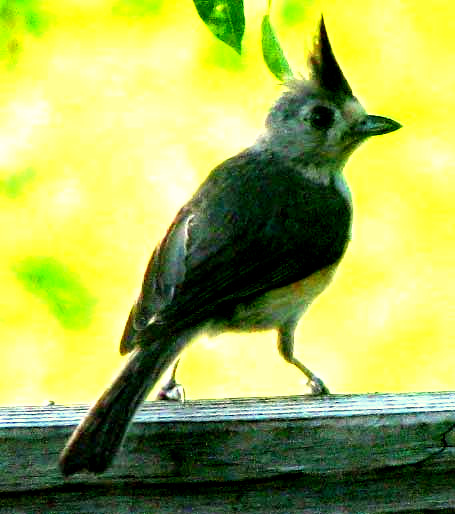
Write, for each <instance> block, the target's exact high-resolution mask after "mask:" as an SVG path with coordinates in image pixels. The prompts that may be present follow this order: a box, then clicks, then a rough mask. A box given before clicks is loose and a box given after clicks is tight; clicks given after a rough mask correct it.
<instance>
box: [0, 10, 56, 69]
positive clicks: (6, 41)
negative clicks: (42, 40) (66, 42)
mask: <svg viewBox="0 0 455 514" xmlns="http://www.w3.org/2000/svg"><path fill="white" fill-rule="evenodd" d="M40 4H41V2H40V1H39V0H0V60H3V61H6V64H7V66H8V67H14V65H15V64H16V63H17V60H18V57H19V54H20V52H21V51H22V49H23V46H24V42H23V41H24V36H25V34H31V35H33V36H35V37H39V36H41V35H42V34H43V33H44V32H45V30H46V29H47V27H48V25H49V22H50V18H49V15H48V14H47V13H45V12H44V10H43V9H42V8H41V5H40Z"/></svg>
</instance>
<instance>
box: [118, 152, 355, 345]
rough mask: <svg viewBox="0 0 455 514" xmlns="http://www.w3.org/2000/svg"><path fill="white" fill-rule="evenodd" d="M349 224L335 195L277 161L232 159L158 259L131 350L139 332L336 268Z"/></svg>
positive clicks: (133, 327)
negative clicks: (332, 265)
mask: <svg viewBox="0 0 455 514" xmlns="http://www.w3.org/2000/svg"><path fill="white" fill-rule="evenodd" d="M350 216H351V213H350V206H349V204H348V203H347V202H346V199H345V198H344V197H343V196H342V195H341V194H340V193H339V192H338V191H337V190H336V189H335V188H334V187H333V186H321V185H320V184H315V183H314V182H312V181H310V180H308V179H307V178H305V177H304V176H303V175H302V174H301V173H299V172H297V171H294V170H293V169H290V168H287V167H284V166H283V165H282V164H280V163H279V162H277V161H276V160H273V159H272V158H268V159H264V158H259V157H258V156H257V155H256V154H248V153H244V154H239V155H238V156H236V157H233V158H232V159H229V160H228V161H226V162H225V163H223V164H221V165H220V166H219V167H218V168H216V169H215V170H214V171H213V172H212V173H211V175H210V176H209V177H208V179H207V180H206V182H205V183H204V184H203V185H202V186H201V188H200V189H199V191H198V192H197V193H196V194H195V196H194V197H193V199H192V200H191V201H190V202H189V203H188V204H187V205H186V206H185V207H184V208H183V209H182V210H181V211H180V212H179V214H178V215H177V217H176V218H175V220H174V222H173V223H172V225H171V226H170V228H169V230H168V232H167V233H166V236H165V237H164V239H163V240H162V241H161V243H160V244H159V245H158V247H157V248H156V250H155V252H154V254H153V255H152V258H151V260H150V262H149V265H148V268H147V271H146V273H145V276H144V282H143V287H142V292H141V294H140V296H139V299H138V301H137V302H136V305H135V306H134V307H133V309H132V312H131V314H130V319H129V320H128V323H127V327H126V329H125V334H124V337H123V339H122V341H123V351H125V350H129V349H131V348H132V347H133V346H134V344H135V339H136V334H137V331H144V329H147V330H146V332H147V333H148V334H149V335H150V334H153V333H154V332H155V333H156V331H157V330H158V331H162V330H169V331H173V332H174V331H179V330H182V329H186V328H189V327H192V326H195V325H197V324H199V323H202V322H203V321H204V320H207V319H210V318H211V317H213V316H217V315H222V314H220V312H221V311H222V310H223V308H225V307H226V306H227V305H235V304H236V303H238V302H239V301H241V300H245V299H247V298H254V297H256V296H260V295H261V294H263V293H265V292H266V291H269V290H272V289H275V288H278V287H283V286H285V285H288V284H291V283H293V282H296V281H298V280H301V279H303V278H305V277H306V276H309V275H311V274H312V273H314V272H315V271H317V270H318V269H321V268H323V267H325V266H328V265H330V264H333V263H334V262H336V261H337V260H338V259H339V258H341V256H342V254H343V252H344V249H345V247H346V244H347V241H348V238H349V228H350ZM144 336H145V334H144ZM153 338H154V337H153V336H151V335H150V337H148V339H152V340H153ZM142 339H144V337H142V336H141V340H142ZM145 339H147V338H145Z"/></svg>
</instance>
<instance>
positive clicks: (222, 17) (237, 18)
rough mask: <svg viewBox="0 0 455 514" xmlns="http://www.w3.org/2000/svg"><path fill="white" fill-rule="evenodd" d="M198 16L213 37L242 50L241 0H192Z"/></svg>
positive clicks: (243, 24)
mask: <svg viewBox="0 0 455 514" xmlns="http://www.w3.org/2000/svg"><path fill="white" fill-rule="evenodd" d="M193 1H194V5H195V7H196V9H197V12H198V14H199V16H200V17H201V19H202V21H203V22H204V23H205V24H206V25H207V27H208V28H209V29H210V31H211V32H212V33H213V35H214V36H215V37H217V38H218V39H220V40H221V41H223V43H226V44H227V45H229V46H230V47H231V48H233V49H234V50H235V51H236V52H237V53H238V54H240V53H241V52H242V38H243V33H244V32H245V14H244V11H243V0H193Z"/></svg>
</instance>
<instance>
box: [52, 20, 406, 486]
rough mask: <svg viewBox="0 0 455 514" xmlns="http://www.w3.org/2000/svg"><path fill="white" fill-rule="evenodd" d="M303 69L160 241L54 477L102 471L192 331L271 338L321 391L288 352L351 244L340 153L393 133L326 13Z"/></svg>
mask: <svg viewBox="0 0 455 514" xmlns="http://www.w3.org/2000/svg"><path fill="white" fill-rule="evenodd" d="M308 71H309V73H308V76H307V77H305V76H301V77H299V78H295V77H292V78H288V79H287V80H286V81H285V82H284V87H285V90H284V91H283V93H282V94H281V96H280V97H279V98H278V99H277V101H276V102H275V103H274V104H273V105H272V107H271V109H270V111H269V113H268V115H267V117H266V120H265V127H264V129H263V131H262V132H261V133H260V134H259V136H258V138H257V139H256V141H255V142H254V143H253V144H252V145H251V146H249V147H247V148H246V149H244V150H242V151H241V152H240V153H238V154H237V155H235V156H233V157H231V158H228V159H227V160H226V161H224V162H222V163H221V164H219V165H218V166H216V167H215V168H214V169H213V170H212V171H211V172H210V173H209V175H208V176H207V178H206V179H205V181H204V182H203V183H202V184H201V185H200V187H199V188H198V189H197V191H196V192H195V193H194V195H193V197H192V198H191V199H190V200H189V201H188V202H187V203H186V204H185V205H184V206H183V207H182V208H181V209H180V210H179V211H178V213H177V215H176V217H175V219H174V220H173V221H172V223H171V224H170V226H169V228H168V230H167V232H166V233H165V235H164V237H163V239H162V240H161V242H159V244H158V245H157V246H156V248H155V250H154V252H153V254H152V256H151V259H150V261H149V263H148V266H147V268H146V271H145V275H144V279H143V283H142V289H141V292H140V294H139V297H138V298H137V301H136V302H135V303H134V305H133V307H132V309H131V311H130V314H129V317H128V319H127V322H126V326H125V329H124V332H123V336H122V338H121V342H120V353H121V354H122V355H123V354H127V353H130V357H129V359H128V360H127V362H126V364H125V365H124V367H123V369H122V370H121V371H120V373H119V374H118V376H117V377H116V378H115V379H114V381H113V382H112V384H111V385H110V386H109V387H108V388H107V389H106V391H105V392H104V393H103V394H102V395H101V397H100V398H99V400H98V401H97V402H96V403H95V404H94V405H93V407H91V409H90V410H89V412H88V414H87V415H86V416H85V418H84V419H83V420H82V421H81V423H80V424H79V426H78V427H77V428H76V429H75V431H74V432H73V434H72V435H71V437H70V438H69V440H68V442H67V444H66V446H65V448H64V449H63V450H62V453H61V455H60V459H59V465H60V469H61V472H62V473H63V474H64V475H66V476H68V475H71V474H73V473H76V472H80V471H88V472H93V473H102V472H104V471H105V470H106V469H107V468H108V467H109V466H110V465H111V464H112V461H113V459H114V457H115V455H116V454H117V452H118V450H119V448H120V446H121V444H122V441H123V439H124V437H125V434H126V432H127V429H128V426H129V424H130V422H131V420H132V418H133V416H134V414H135V412H136V410H137V409H138V408H139V406H140V405H141V403H142V402H143V401H144V400H145V398H146V397H147V395H148V393H149V392H150V390H151V389H152V388H153V387H154V386H155V385H156V384H157V382H158V381H159V379H160V378H161V377H162V375H163V373H164V372H165V371H166V369H168V368H169V367H170V366H171V365H172V363H173V362H175V361H176V359H177V358H178V357H179V355H180V354H181V352H182V350H183V349H184V348H185V347H187V345H188V344H189V343H190V342H191V341H192V340H194V339H195V338H196V337H197V336H199V335H201V334H207V335H211V336H213V335H217V334H220V333H222V332H226V331H233V332H235V331H240V332H252V331H261V330H271V329H274V330H277V333H278V340H277V345H278V351H279V354H280V355H281V356H282V357H283V358H284V359H285V361H286V362H288V363H290V364H292V365H294V366H296V367H297V368H298V369H299V370H301V371H302V372H303V373H304V375H305V376H306V377H307V378H308V383H309V385H310V387H311V390H312V392H313V393H314V394H328V393H329V389H328V388H327V386H326V385H325V384H324V382H323V381H322V380H321V379H320V378H319V377H317V376H316V375H315V374H314V373H313V372H312V371H311V370H309V369H308V368H307V367H306V366H305V365H304V364H303V363H302V362H301V361H300V360H298V359H297V358H296V357H295V355H294V332H295V329H296V326H297V323H298V322H299V320H300V318H301V317H302V315H303V313H304V312H305V311H306V310H307V308H308V307H309V305H310V304H311V303H312V302H313V300H314V299H315V298H316V297H317V296H318V295H319V294H320V293H322V292H323V291H324V289H326V287H327V286H328V285H329V284H330V282H331V280H332V278H333V276H334V274H335V271H336V269H337V267H338V265H339V263H340V261H341V259H342V257H343V255H344V254H345V251H346V248H347V246H348V244H349V241H350V239H351V226H352V198H351V194H350V190H349V187H348V185H347V182H346V180H345V178H344V175H343V168H344V166H345V164H346V162H347V160H348V158H349V156H350V155H351V154H352V152H353V151H354V150H355V149H356V148H357V147H358V146H359V145H360V144H361V143H362V142H364V141H365V140H366V139H368V138H369V137H371V136H376V135H381V134H386V133H389V132H393V131H395V130H397V129H399V128H400V127H401V124H400V123H398V122H396V121H394V120H392V119H390V118H386V117H383V116H376V115H369V114H367V112H366V111H365V109H364V107H363V106H362V104H361V103H360V101H359V100H358V99H357V98H356V97H355V96H354V94H353V92H352V89H351V87H350V85H349V83H348V81H347V80H346V78H345V76H344V74H343V72H342V70H341V68H340V66H339V64H338V62H337V60H336V58H335V55H334V53H333V50H332V47H331V44H330V41H329V38H328V34H327V30H326V26H325V22H324V18H323V16H321V19H320V23H319V28H318V31H317V34H316V36H315V39H314V47H313V49H312V50H311V51H310V53H309V59H308ZM258 360H260V355H259V356H258Z"/></svg>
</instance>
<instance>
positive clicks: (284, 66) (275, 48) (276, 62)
mask: <svg viewBox="0 0 455 514" xmlns="http://www.w3.org/2000/svg"><path fill="white" fill-rule="evenodd" d="M261 33H262V55H263V57H264V61H265V63H266V64H267V67H268V68H269V70H270V71H271V72H272V73H273V74H274V75H275V77H277V78H278V79H279V80H281V81H284V80H286V79H290V78H292V76H293V73H292V70H291V67H290V66H289V63H288V61H287V59H286V57H285V56H284V52H283V49H282V48H281V45H280V43H279V41H278V38H277V37H276V35H275V32H274V30H273V28H272V25H271V24H270V16H269V15H268V14H266V15H265V16H264V18H263V19H262V24H261Z"/></svg>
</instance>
